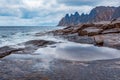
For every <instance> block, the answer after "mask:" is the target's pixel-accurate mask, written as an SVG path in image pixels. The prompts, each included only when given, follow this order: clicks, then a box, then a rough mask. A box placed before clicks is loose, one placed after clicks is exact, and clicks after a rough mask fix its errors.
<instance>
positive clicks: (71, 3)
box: [57, 0, 98, 6]
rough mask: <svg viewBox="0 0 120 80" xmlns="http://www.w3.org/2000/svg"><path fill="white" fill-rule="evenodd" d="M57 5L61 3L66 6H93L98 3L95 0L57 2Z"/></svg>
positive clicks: (60, 0) (63, 0) (59, 0)
mask: <svg viewBox="0 0 120 80" xmlns="http://www.w3.org/2000/svg"><path fill="white" fill-rule="evenodd" d="M57 1H58V3H62V4H65V5H68V6H83V5H88V6H94V5H96V4H97V3H98V1H97V0H57Z"/></svg>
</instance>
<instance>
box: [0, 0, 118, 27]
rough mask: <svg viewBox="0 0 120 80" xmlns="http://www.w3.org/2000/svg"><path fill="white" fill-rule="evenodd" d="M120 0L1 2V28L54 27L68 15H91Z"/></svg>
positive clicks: (7, 0) (1, 0) (13, 0)
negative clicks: (92, 10)
mask: <svg viewBox="0 0 120 80" xmlns="http://www.w3.org/2000/svg"><path fill="white" fill-rule="evenodd" d="M96 6H120V0H0V26H54V25H57V24H58V22H59V20H60V19H61V18H62V17H63V16H64V15H65V14H66V13H74V12H76V11H78V12H79V13H80V14H81V13H89V12H90V10H91V9H92V8H94V7H96Z"/></svg>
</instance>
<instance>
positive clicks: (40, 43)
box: [24, 40, 55, 47]
mask: <svg viewBox="0 0 120 80" xmlns="http://www.w3.org/2000/svg"><path fill="white" fill-rule="evenodd" d="M24 44H25V45H27V46H30V45H33V46H36V47H40V46H41V47H42V46H47V45H51V44H55V42H53V41H46V40H31V41H27V42H25V43H24Z"/></svg>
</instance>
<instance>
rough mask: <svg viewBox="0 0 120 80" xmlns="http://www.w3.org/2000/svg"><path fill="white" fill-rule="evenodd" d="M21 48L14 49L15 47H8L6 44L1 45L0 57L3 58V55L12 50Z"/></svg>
mask: <svg viewBox="0 0 120 80" xmlns="http://www.w3.org/2000/svg"><path fill="white" fill-rule="evenodd" d="M21 50H23V49H15V48H10V47H8V46H5V47H1V48H0V58H3V57H5V56H8V55H10V54H12V53H14V52H17V51H21Z"/></svg>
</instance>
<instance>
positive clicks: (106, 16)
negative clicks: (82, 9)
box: [58, 6, 120, 26]
mask: <svg viewBox="0 0 120 80" xmlns="http://www.w3.org/2000/svg"><path fill="white" fill-rule="evenodd" d="M119 13H120V6H119V7H113V6H112V7H111V6H97V7H95V8H93V9H92V10H91V11H90V13H89V14H84V13H82V14H81V15H80V14H79V13H78V12H75V13H74V14H71V15H69V14H66V15H67V17H68V15H69V19H68V18H67V19H66V18H65V17H64V18H63V19H62V20H61V21H60V22H59V24H58V26H68V25H77V24H79V23H87V22H99V21H110V20H112V19H113V18H119V17H120V14H119Z"/></svg>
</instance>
